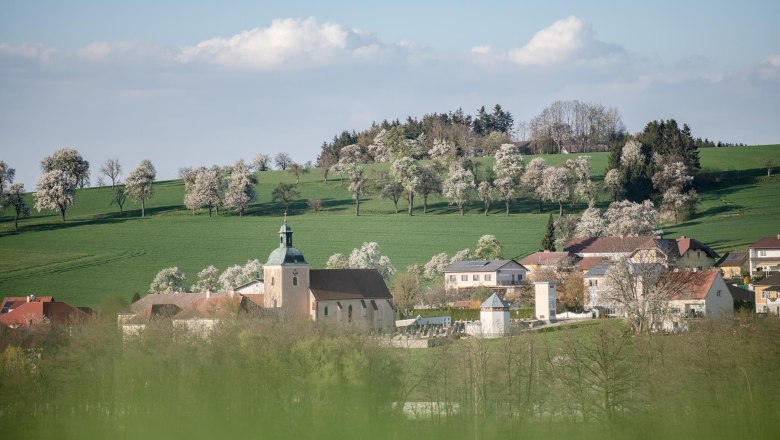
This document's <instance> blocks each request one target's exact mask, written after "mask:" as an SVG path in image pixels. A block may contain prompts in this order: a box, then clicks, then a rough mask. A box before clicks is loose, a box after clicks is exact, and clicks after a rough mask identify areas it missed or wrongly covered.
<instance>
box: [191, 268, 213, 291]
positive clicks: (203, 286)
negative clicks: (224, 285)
mask: <svg viewBox="0 0 780 440" xmlns="http://www.w3.org/2000/svg"><path fill="white" fill-rule="evenodd" d="M207 290H208V291H211V292H217V291H219V290H220V282H219V269H217V268H216V267H215V266H209V267H207V268H205V269H203V270H201V271H200V272H198V282H197V283H195V284H193V286H192V291H193V292H205V291H207Z"/></svg>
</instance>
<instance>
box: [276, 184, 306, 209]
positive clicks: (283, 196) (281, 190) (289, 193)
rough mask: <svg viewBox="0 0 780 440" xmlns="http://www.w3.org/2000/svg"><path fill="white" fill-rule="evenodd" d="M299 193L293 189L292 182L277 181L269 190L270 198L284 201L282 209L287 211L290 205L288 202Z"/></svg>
mask: <svg viewBox="0 0 780 440" xmlns="http://www.w3.org/2000/svg"><path fill="white" fill-rule="evenodd" d="M300 195H301V193H300V192H298V190H297V189H295V185H293V184H292V183H279V184H278V185H276V188H274V190H273V192H271V200H273V201H274V202H276V201H281V202H282V203H284V210H285V211H287V209H289V207H290V202H292V201H293V200H294V199H295V198H296V197H299V196H300Z"/></svg>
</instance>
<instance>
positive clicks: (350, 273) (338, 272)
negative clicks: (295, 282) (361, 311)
mask: <svg viewBox="0 0 780 440" xmlns="http://www.w3.org/2000/svg"><path fill="white" fill-rule="evenodd" d="M309 290H311V293H312V295H314V298H315V299H317V300H318V301H324V300H346V299H392V297H393V296H392V295H391V294H390V290H389V289H388V288H387V284H385V280H384V279H383V278H382V275H381V274H380V273H379V272H378V271H377V270H375V269H315V270H311V271H310V272H309Z"/></svg>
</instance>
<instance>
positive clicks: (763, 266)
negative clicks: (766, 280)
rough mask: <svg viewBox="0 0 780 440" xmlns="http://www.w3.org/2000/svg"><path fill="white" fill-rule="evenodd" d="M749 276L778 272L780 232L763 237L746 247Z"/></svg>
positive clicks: (779, 267)
mask: <svg viewBox="0 0 780 440" xmlns="http://www.w3.org/2000/svg"><path fill="white" fill-rule="evenodd" d="M748 258H749V263H748V265H749V266H750V276H756V275H760V273H761V272H780V234H777V235H771V236H769V237H764V238H762V239H760V240H758V241H757V242H755V243H753V244H752V245H750V247H749V248H748Z"/></svg>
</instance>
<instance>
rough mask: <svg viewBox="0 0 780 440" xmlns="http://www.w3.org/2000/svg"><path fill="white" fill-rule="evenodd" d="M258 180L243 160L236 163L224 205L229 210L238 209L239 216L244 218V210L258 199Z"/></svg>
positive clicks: (229, 180)
mask: <svg viewBox="0 0 780 440" xmlns="http://www.w3.org/2000/svg"><path fill="white" fill-rule="evenodd" d="M255 184H257V178H256V177H255V176H254V175H253V174H252V173H251V172H250V170H249V167H247V166H246V164H245V163H244V161H243V160H239V161H238V162H236V164H235V166H233V172H232V173H231V175H230V177H229V179H228V186H227V191H225V201H224V204H225V206H226V207H228V208H237V209H238V213H239V216H241V217H243V216H244V210H245V209H246V208H247V206H249V204H250V203H252V201H254V200H255V199H256V198H257V194H256V193H255V187H254V185H255Z"/></svg>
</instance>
